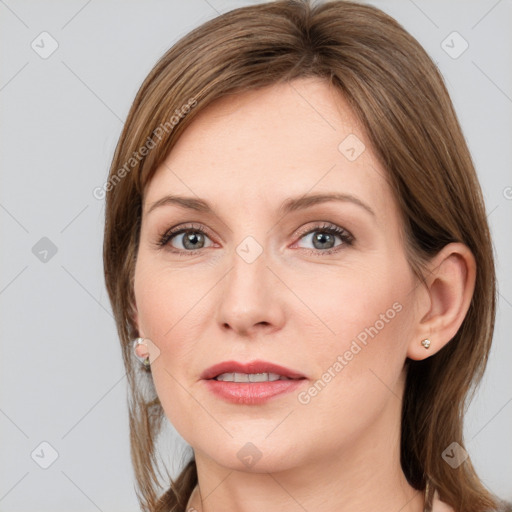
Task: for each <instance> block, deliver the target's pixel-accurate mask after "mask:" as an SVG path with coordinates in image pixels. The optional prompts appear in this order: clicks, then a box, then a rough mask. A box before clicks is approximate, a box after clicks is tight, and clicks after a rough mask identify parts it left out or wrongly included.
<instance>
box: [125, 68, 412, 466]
mask: <svg viewBox="0 0 512 512" xmlns="http://www.w3.org/2000/svg"><path fill="white" fill-rule="evenodd" d="M385 176H386V173H385V171H384V169H383V168H382V167H381V166H380V164H379V163H378V161H377V159H376V157H375V156H374V154H373V153H372V149H371V147H370V143H369V141H368V139H367V137H366V136H365V134H364V133H363V131H362V129H361V127H360V125H359V124H358V122H357V120H356V118H355V117H354V115H353V114H352V113H351V111H350V109H349V107H348V105H347V104H346V103H345V101H344V100H343V99H342V98H341V97H340V96H338V94H337V93H336V92H334V91H333V90H332V89H331V88H329V86H328V85H327V84H326V83H325V82H323V81H322V80H319V79H312V78H308V79H299V80H295V81H293V82H292V83H291V84H288V85H286V84H283V85H278V86H273V87H270V88H266V89H264V90H259V91H256V92H246V93H243V94H240V95H237V96H233V97H229V98H226V99H222V100H220V101H218V102H217V103H214V104H212V105H211V106H210V107H208V109H206V110H205V111H203V112H201V114H200V115H199V116H198V117H197V118H196V119H195V120H194V121H193V123H192V124H191V125H190V126H189V127H188V128H187V130H186V131H185V132H184V134H183V135H182V136H181V137H180V139H179V140H178V142H177V144H176V146H175V147H174V148H173V149H172V151H171V153H170V154H169V156H168V158H167V159H166V161H165V163H164V165H162V166H161V167H160V168H159V169H158V170H157V172H156V174H155V175H154V177H153V178H152V180H151V182H150V183H149V185H148V187H147V189H146V191H145V197H144V205H143V218H142V227H141V234H140V245H139V250H138V257H137V264H136V271H135V284H134V287H135V299H136V306H137V315H136V321H137V325H138V328H139V334H140V335H141V336H142V337H145V338H148V339H149V340H151V341H152V342H153V344H154V345H155V346H156V347H158V350H159V355H158V357H155V355H153V357H155V359H154V361H153V363H152V375H153V379H154V383H155V386H156V390H157V393H158V396H159V398H160V401H161V403H162V406H163V408H164V411H165V413H166V415H167V417H168V419H169V420H170V421H171V422H172V424H173V425H174V426H175V428H176V429H177V431H178V432H179V433H180V434H181V435H182V436H183V438H184V439H185V440H186V441H187V442H188V443H190V445H191V446H192V447H193V448H194V450H195V453H196V457H202V458H203V460H209V461H210V462H212V463H215V464H218V465H220V466H223V467H226V468H235V469H244V470H248V471H249V470H250V471H255V472H264V471H278V470H284V469H288V468H292V467H296V466H297V465H300V464H312V463H314V462H315V461H317V462H320V461H322V460H323V459H325V458H331V457H332V456H333V454H334V453H337V454H339V455H342V456H347V455H351V454H352V455H353V454H355V453H357V450H358V449H360V447H361V446H366V447H368V446H375V447H376V448H377V447H378V446H379V445H380V444H382V445H383V446H384V445H389V444H390V443H394V442H397V441H398V439H399V419H400V408H401V403H400V399H399V397H401V393H402V390H403V383H404V371H403V365H404V361H405V359H406V357H407V348H408V344H409V343H410V342H411V339H412V337H413V336H414V326H415V322H416V321H417V308H416V307H415V303H416V300H415V297H416V294H417V293H419V292H418V287H417V286H416V281H415V278H414V276H413V273H412V271H411V269H410V267H409V265H408V263H407V261H406V256H405V252H404V246H403V242H402V239H401V234H400V233H401V231H400V219H399V214H398V210H397V206H396V204H395V202H394V199H393V197H392V193H391V190H390V188H389V185H388V184H387V182H386V179H385ZM334 194H336V195H338V196H339V198H340V199H339V200H328V201H323V200H318V201H316V200H313V199H308V198H310V197H313V196H317V195H318V196H325V195H334ZM167 196H180V197H186V198H189V199H188V200H185V199H183V200H171V199H170V198H169V199H168V200H164V198H166V197H167ZM288 201H293V202H292V203H288ZM171 228H174V229H175V231H179V230H181V229H182V228H183V229H185V228H186V229H188V230H189V231H188V232H186V233H183V232H181V233H180V234H174V235H168V236H165V234H166V233H168V232H169V229H171ZM333 230H337V231H338V232H336V231H333ZM162 238H163V240H162ZM161 241H162V245H159V243H160V242H161ZM158 350H156V349H155V352H154V354H156V353H157V352H158ZM253 361H260V362H264V363H269V364H273V365H279V366H281V367H285V368H287V369H288V370H290V371H293V372H295V374H296V375H300V376H301V377H302V378H301V379H294V380H282V379H280V380H279V381H278V382H263V383H261V382H253V383H251V382H238V383H237V382H229V379H233V378H237V380H239V379H246V377H245V376H244V375H237V376H233V375H230V374H233V373H238V374H242V373H244V374H245V373H260V374H261V373H267V372H265V369H267V371H269V372H270V373H276V374H279V375H281V376H283V375H282V374H286V371H285V370H279V369H276V368H271V367H270V368H267V366H266V365H265V364H263V366H260V367H258V366H254V367H252V368H251V367H246V368H245V370H246V371H243V370H244V368H243V366H241V367H238V368H237V367H236V366H233V364H232V363H233V362H238V363H240V364H241V365H244V364H246V363H249V362H253ZM222 362H227V366H225V367H222V368H217V370H216V371H215V369H214V370H213V373H214V374H215V375H218V374H219V373H223V374H224V376H223V377H221V380H214V379H205V378H203V377H204V372H205V371H207V370H208V369H209V368H211V367H212V366H214V365H217V364H219V363H222ZM230 369H231V371H230ZM251 370H254V371H251ZM271 370H276V371H274V372H272V371H271ZM279 372H280V373H279ZM266 378H267V376H265V375H259V376H258V375H255V376H252V377H250V379H252V380H253V381H254V380H261V379H266ZM270 378H275V377H274V376H272V375H271V376H270ZM222 379H228V381H225V380H224V381H223V380H222Z"/></svg>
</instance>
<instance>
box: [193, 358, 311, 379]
mask: <svg viewBox="0 0 512 512" xmlns="http://www.w3.org/2000/svg"><path fill="white" fill-rule="evenodd" d="M223 373H277V374H278V375H281V376H282V377H288V378H290V379H303V378H305V376H304V375H302V374H301V373H299V372H297V371H295V370H290V369H289V368H286V367H285V366H281V365H279V364H274V363H269V362H268V361H249V362H247V363H239V362H238V361H224V362H222V363H218V364H215V365H213V366H210V368H207V369H206V370H205V371H204V372H203V373H202V374H201V379H204V380H207V379H213V378H215V377H217V376H219V375H221V374H223Z"/></svg>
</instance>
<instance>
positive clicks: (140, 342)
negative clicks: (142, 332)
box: [133, 338, 150, 368]
mask: <svg viewBox="0 0 512 512" xmlns="http://www.w3.org/2000/svg"><path fill="white" fill-rule="evenodd" d="M139 345H144V346H145V347H146V348H147V344H146V343H145V342H144V338H135V339H134V340H133V353H134V354H135V357H136V358H137V359H138V360H139V361H140V362H141V363H142V364H143V365H144V367H145V368H149V367H150V363H149V355H147V356H146V357H142V356H140V355H139V354H138V353H137V347H138V346H139Z"/></svg>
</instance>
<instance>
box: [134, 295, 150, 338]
mask: <svg viewBox="0 0 512 512" xmlns="http://www.w3.org/2000/svg"><path fill="white" fill-rule="evenodd" d="M130 319H131V321H132V324H133V327H134V328H135V331H136V332H137V336H139V337H141V338H145V337H146V336H145V335H144V329H143V328H142V327H141V325H140V321H139V312H138V310H137V305H136V304H135V303H132V305H131V307H130Z"/></svg>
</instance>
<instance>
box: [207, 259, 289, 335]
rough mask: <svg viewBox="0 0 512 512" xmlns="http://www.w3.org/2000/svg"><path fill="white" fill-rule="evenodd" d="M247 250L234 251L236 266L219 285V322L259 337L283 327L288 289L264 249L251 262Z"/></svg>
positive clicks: (235, 332)
mask: <svg viewBox="0 0 512 512" xmlns="http://www.w3.org/2000/svg"><path fill="white" fill-rule="evenodd" d="M251 259H252V258H247V257H246V256H245V254H244V252H243V251H240V253H239V252H237V251H234V252H233V257H232V260H231V261H232V265H231V267H230V270H229V271H228V273H227V275H226V277H225V278H224V279H223V282H222V284H221V286H220V287H219V288H220V289H219V291H218V293H219V299H218V308H217V321H218V324H219V326H220V327H221V329H223V330H224V331H229V330H231V331H233V333H234V334H236V335H237V336H243V337H249V338H251V337H255V336H261V334H262V332H263V333H265V334H270V333H272V332H274V331H276V330H279V329H281V328H282V326H283V323H284V318H285V307H284V302H283V298H284V289H285V286H284V285H283V283H282V281H281V280H280V279H279V278H278V277H277V276H276V272H275V270H273V269H271V268H270V267H269V263H270V262H269V258H268V257H267V253H266V252H265V251H264V250H263V252H262V253H261V254H259V256H257V257H256V259H254V261H251Z"/></svg>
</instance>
